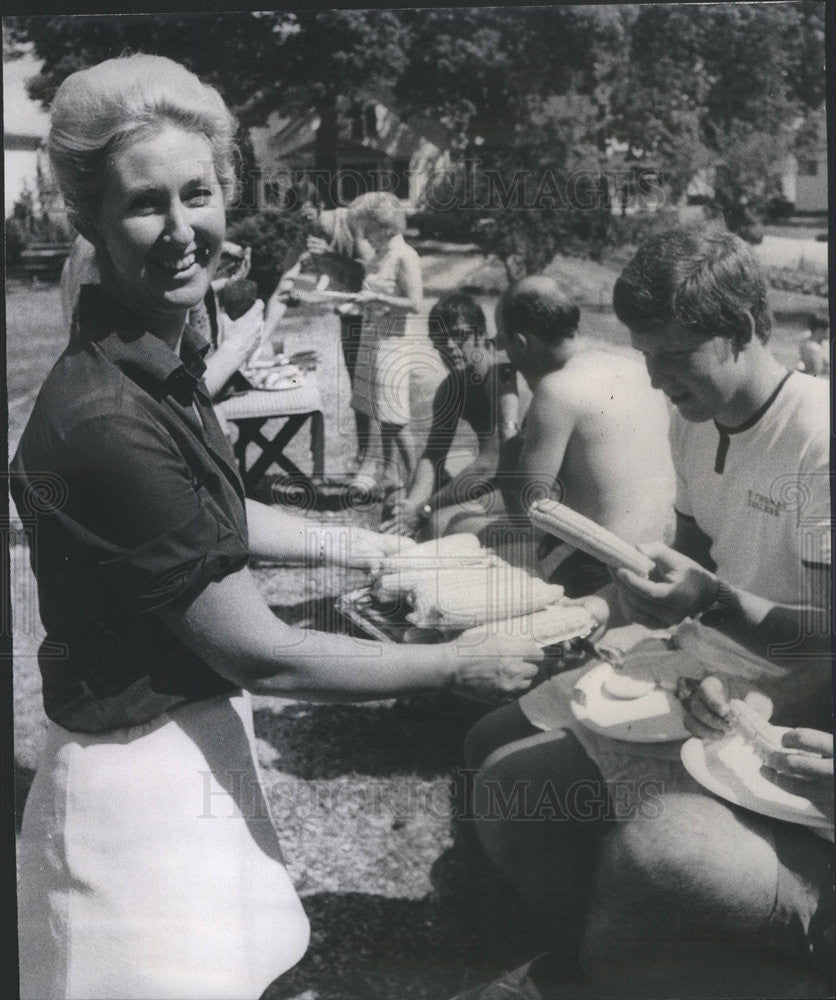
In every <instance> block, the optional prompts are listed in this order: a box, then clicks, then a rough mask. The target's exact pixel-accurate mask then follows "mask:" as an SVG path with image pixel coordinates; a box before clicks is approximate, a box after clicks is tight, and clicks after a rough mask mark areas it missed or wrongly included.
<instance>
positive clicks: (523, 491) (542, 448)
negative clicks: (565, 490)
mask: <svg viewBox="0 0 836 1000" xmlns="http://www.w3.org/2000/svg"><path fill="white" fill-rule="evenodd" d="M576 420H577V410H576V408H575V407H574V406H573V405H572V401H571V397H570V396H569V395H568V394H567V396H566V398H560V399H558V397H557V393H556V392H555V391H554V390H553V389H552V388H551V387H547V386H544V385H542V384H541V385H540V386H539V387H538V389H537V391H536V392H535V393H534V397H533V398H532V400H531V405H530V406H529V408H528V415H527V417H526V426H525V439H524V441H523V446H522V450H521V451H520V457H519V459H518V461H517V471H516V475H515V477H514V488H513V490H512V491H510V494H511V495H509V496H508V497H507V498H506V499H507V501H508V505H509V508H510V509H511V512H512V513H517V514H524V513H526V512H527V509H528V506H529V505H530V503H531V502H532V501H533V500H534V499H535V498H536V497H542V496H544V495H549V494H550V493H551V491H552V490H553V489H554V486H555V480H556V479H557V477H558V475H559V473H560V469H561V467H562V466H563V459H564V456H565V454H566V448H567V446H568V444H569V439H570V438H571V436H572V432H573V430H574V429H575V422H576ZM514 508H516V509H514Z"/></svg>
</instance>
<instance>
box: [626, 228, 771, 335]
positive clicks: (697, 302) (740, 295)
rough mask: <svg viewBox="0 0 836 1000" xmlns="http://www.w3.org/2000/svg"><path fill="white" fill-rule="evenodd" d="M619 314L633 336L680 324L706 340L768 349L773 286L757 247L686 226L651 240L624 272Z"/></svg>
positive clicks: (719, 230) (710, 230) (715, 231)
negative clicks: (753, 341)
mask: <svg viewBox="0 0 836 1000" xmlns="http://www.w3.org/2000/svg"><path fill="white" fill-rule="evenodd" d="M613 306H614V308H615V314H616V316H618V318H619V319H620V320H621V322H622V323H624V325H625V326H627V327H629V328H630V329H631V330H636V331H641V332H643V333H656V332H663V331H664V330H665V329H666V328H668V327H670V326H673V325H677V326H683V327H686V328H689V329H691V330H693V331H694V332H695V333H698V334H702V335H704V336H706V337H728V338H729V339H730V340H735V341H737V342H739V343H745V342H746V341H748V339H749V336H750V330H751V327H750V325H749V320H748V317H747V316H746V315H745V314H746V313H747V312H748V313H751V314H752V317H753V318H754V321H755V334H756V335H757V337H758V338H759V339H760V340H761V341H763V342H764V343H766V341H767V340H769V334H770V331H771V329H772V317H771V316H770V313H769V306H768V305H767V301H766V281H765V280H764V276H763V273H762V271H761V268H760V265H759V264H758V262H757V260H756V259H755V255H754V253H753V252H752V250H751V248H750V247H749V246H748V245H747V244H746V243H744V241H743V240H742V239H741V238H740V237H739V236H735V235H734V234H733V233H729V232H727V231H726V230H725V229H722V228H721V227H719V226H681V227H677V228H675V229H669V230H667V231H666V232H664V233H659V234H657V235H654V236H651V237H649V238H648V239H647V240H645V242H644V243H642V244H641V246H640V247H639V249H638V250H637V251H636V254H635V256H634V257H633V259H632V260H631V261H630V263H629V264H628V265H627V266H626V267H625V268H624V270H623V271H622V272H621V276H620V277H619V278H618V280H617V281H616V283H615V289H614V291H613Z"/></svg>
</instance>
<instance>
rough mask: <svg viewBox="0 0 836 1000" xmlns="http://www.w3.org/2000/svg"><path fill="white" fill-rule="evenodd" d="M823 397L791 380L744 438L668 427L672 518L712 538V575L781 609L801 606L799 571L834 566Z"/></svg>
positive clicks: (718, 430)
mask: <svg viewBox="0 0 836 1000" xmlns="http://www.w3.org/2000/svg"><path fill="white" fill-rule="evenodd" d="M828 390H829V386H828V384H827V383H825V382H822V381H819V380H817V379H813V378H810V377H809V376H807V375H803V374H802V373H800V372H794V373H793V374H791V375H790V376H789V378H788V379H787V380H786V382H785V383H784V385H783V386H782V387H781V389H780V391H779V392H778V395H777V396H776V397H775V399H774V400H773V402H772V404H771V405H770V406H769V407H768V408H767V410H766V412H765V413H763V414H762V415H761V417H760V419H758V420H756V421H755V422H754V423H753V424H748V425H744V429H739V428H731V429H727V428H722V427H720V426H718V425H717V424H716V423H715V422H714V421H706V422H705V423H700V424H695V423H690V422H688V421H687V420H685V419H684V418H683V417H681V416H680V415H679V414H678V413H674V415H673V417H672V419H671V430H670V438H671V451H672V453H673V460H674V468H675V470H676V509H677V511H678V512H679V513H680V514H682V515H684V516H686V517H691V518H693V519H694V520H695V521H696V522H697V525H698V526H699V527H700V528H701V529H702V531H704V532H705V533H706V534H707V535H708V536H709V537H710V538H711V541H712V545H711V557H712V559H713V560H714V562H715V563H716V564H717V575H718V576H720V577H721V578H722V579H723V580H726V581H727V582H728V583H730V584H731V585H732V586H734V587H739V588H741V589H743V590H747V591H749V592H750V593H753V594H757V595H759V596H761V597H765V598H767V599H768V600H770V601H775V602H776V603H780V604H798V603H806V600H805V590H804V587H805V575H806V574H805V567H807V568H810V567H817V566H818V567H820V566H828V565H829V564H830V478H829V461H830V455H829V450H830V408H829V398H828V396H829V393H828ZM724 432H725V433H724ZM724 437H725V438H726V439H727V441H728V444H727V446H724V444H723V438H724ZM723 451H725V455H724V456H723V454H722V452H723ZM718 452H720V454H719V455H718Z"/></svg>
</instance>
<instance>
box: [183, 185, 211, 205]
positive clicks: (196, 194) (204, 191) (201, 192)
mask: <svg viewBox="0 0 836 1000" xmlns="http://www.w3.org/2000/svg"><path fill="white" fill-rule="evenodd" d="M211 198H212V192H211V191H210V190H209V188H199V189H198V190H197V191H192V192H190V193H189V195H188V196H187V197H186V201H187V202H188V203H189V204H190V205H195V206H197V207H200V206H201V205H208V204H209V202H210V200H211Z"/></svg>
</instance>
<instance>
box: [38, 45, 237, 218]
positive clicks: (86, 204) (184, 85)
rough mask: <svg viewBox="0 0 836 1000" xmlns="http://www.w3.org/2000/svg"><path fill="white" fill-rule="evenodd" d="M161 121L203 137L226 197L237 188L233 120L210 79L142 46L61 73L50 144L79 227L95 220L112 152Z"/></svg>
mask: <svg viewBox="0 0 836 1000" xmlns="http://www.w3.org/2000/svg"><path fill="white" fill-rule="evenodd" d="M165 124H171V125H175V126H177V127H179V128H182V129H184V130H185V131H188V132H195V133H198V134H200V135H202V136H204V137H205V138H206V139H207V141H208V142H209V145H210V146H211V149H212V161H213V164H214V167H215V173H216V175H217V178H218V182H219V183H220V185H221V189H222V190H223V193H224V202H225V204H227V205H229V204H230V202H231V201H232V199H233V197H234V194H235V157H236V147H235V140H234V136H235V131H236V128H237V122H236V120H235V118H234V117H233V115H232V114H231V112H230V111H229V109H228V108H227V106H226V104H225V103H224V101H223V98H222V97H221V95H220V94H219V93H218V92H217V91H216V90H215V89H214V87H210V86H208V85H207V84H205V83H203V82H201V80H199V79H198V77H196V76H195V74H194V73H192V72H190V71H189V70H187V69H186V68H185V67H184V66H181V65H180V64H179V63H176V62H174V61H173V60H171V59H166V58H165V57H163V56H152V55H145V54H137V55H129V56H120V57H119V58H117V59H108V60H106V61H105V62H102V63H99V64H98V65H97V66H92V67H90V68H89V69H84V70H80V71H79V72H77V73H73V74H72V75H71V76H68V77H67V79H66V80H64V82H63V83H62V84H61V86H60V87H59V88H58V92H57V93H56V95H55V99H54V100H53V102H52V108H51V111H50V130H49V140H48V146H49V157H50V161H51V163H52V169H53V172H54V174H55V179H56V181H57V182H58V186H59V187H60V189H61V194H62V195H63V197H64V201H65V203H66V205H67V211H68V212H69V214H70V218H71V219H72V221H73V223H74V225H75V226H76V228H77V229H79V230H80V231H81V232H85V231H88V230H89V229H90V228H91V227H92V224H93V222H94V220H95V217H96V215H97V213H98V209H99V206H100V201H101V194H102V189H103V186H104V184H103V182H104V176H105V172H106V171H107V168H108V166H109V164H110V163H111V162H112V159H113V157H114V155H115V154H116V152H117V151H118V150H119V149H120V148H121V147H122V146H123V145H124V144H125V143H126V142H128V141H131V140H134V139H137V138H139V137H140V136H142V135H146V134H149V133H151V132H154V131H157V130H158V129H159V128H160V127H161V126H163V125H165Z"/></svg>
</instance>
